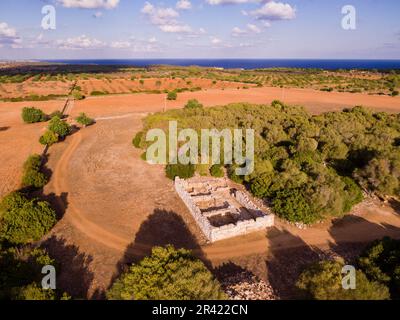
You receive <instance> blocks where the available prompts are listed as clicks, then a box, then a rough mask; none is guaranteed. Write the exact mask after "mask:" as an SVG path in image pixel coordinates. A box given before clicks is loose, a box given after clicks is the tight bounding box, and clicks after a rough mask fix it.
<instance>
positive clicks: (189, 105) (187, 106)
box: [185, 99, 203, 109]
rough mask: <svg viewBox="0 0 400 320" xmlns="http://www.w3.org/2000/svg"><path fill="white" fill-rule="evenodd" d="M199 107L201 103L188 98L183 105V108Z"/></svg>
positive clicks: (201, 106)
mask: <svg viewBox="0 0 400 320" xmlns="http://www.w3.org/2000/svg"><path fill="white" fill-rule="evenodd" d="M201 108H203V105H202V104H201V103H200V102H199V101H197V100H196V99H190V100H189V101H188V102H187V103H186V105H185V109H201Z"/></svg>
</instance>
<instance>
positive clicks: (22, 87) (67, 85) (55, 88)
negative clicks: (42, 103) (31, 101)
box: [0, 79, 73, 99]
mask: <svg viewBox="0 0 400 320" xmlns="http://www.w3.org/2000/svg"><path fill="white" fill-rule="evenodd" d="M72 84H73V82H72V81H66V82H61V81H46V82H44V81H43V82H40V81H37V82H35V81H32V79H28V80H26V81H24V82H22V83H1V84H0V99H1V98H18V97H28V96H30V95H38V96H47V95H49V94H54V95H67V94H68V93H69V91H70V89H71V86H72Z"/></svg>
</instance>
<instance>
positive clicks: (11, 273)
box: [0, 246, 69, 300]
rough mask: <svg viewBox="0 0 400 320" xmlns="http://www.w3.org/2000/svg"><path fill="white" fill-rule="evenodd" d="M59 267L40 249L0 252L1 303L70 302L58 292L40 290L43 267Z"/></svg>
mask: <svg viewBox="0 0 400 320" xmlns="http://www.w3.org/2000/svg"><path fill="white" fill-rule="evenodd" d="M45 265H53V266H55V267H56V268H57V263H56V261H55V260H54V259H52V258H50V256H49V255H48V253H47V252H46V251H45V250H44V249H41V248H31V247H29V246H24V247H19V248H8V249H3V250H1V249H0V300H6V299H11V300H55V299H59V298H60V299H63V300H64V299H69V296H68V295H67V294H66V293H63V295H62V296H60V293H59V292H58V291H57V290H55V291H54V290H44V289H42V288H41V287H40V283H41V280H42V278H43V274H42V273H41V271H42V267H43V266H45Z"/></svg>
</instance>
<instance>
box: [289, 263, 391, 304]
mask: <svg viewBox="0 0 400 320" xmlns="http://www.w3.org/2000/svg"><path fill="white" fill-rule="evenodd" d="M343 266H344V265H343V263H340V262H337V261H336V262H333V261H320V262H318V263H316V264H313V265H311V266H310V267H308V268H307V269H306V270H305V271H303V273H302V274H301V275H300V277H299V279H298V281H297V283H296V286H297V288H299V289H300V290H301V292H302V294H303V295H304V296H305V297H306V298H309V299H315V300H387V299H389V297H390V296H389V290H388V288H387V287H386V286H384V285H382V284H380V283H378V282H375V281H370V280H368V279H367V277H366V276H365V274H364V273H363V272H361V271H359V270H356V289H348V290H346V289H343V286H342V279H343V274H342V268H343Z"/></svg>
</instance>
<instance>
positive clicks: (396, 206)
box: [389, 198, 400, 215]
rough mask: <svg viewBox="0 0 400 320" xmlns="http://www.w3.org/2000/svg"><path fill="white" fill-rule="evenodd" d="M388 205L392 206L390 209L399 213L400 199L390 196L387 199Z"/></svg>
mask: <svg viewBox="0 0 400 320" xmlns="http://www.w3.org/2000/svg"><path fill="white" fill-rule="evenodd" d="M389 205H390V206H391V207H392V209H393V210H394V211H395V212H396V213H397V214H399V215H400V201H398V200H396V199H394V198H391V199H389Z"/></svg>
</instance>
